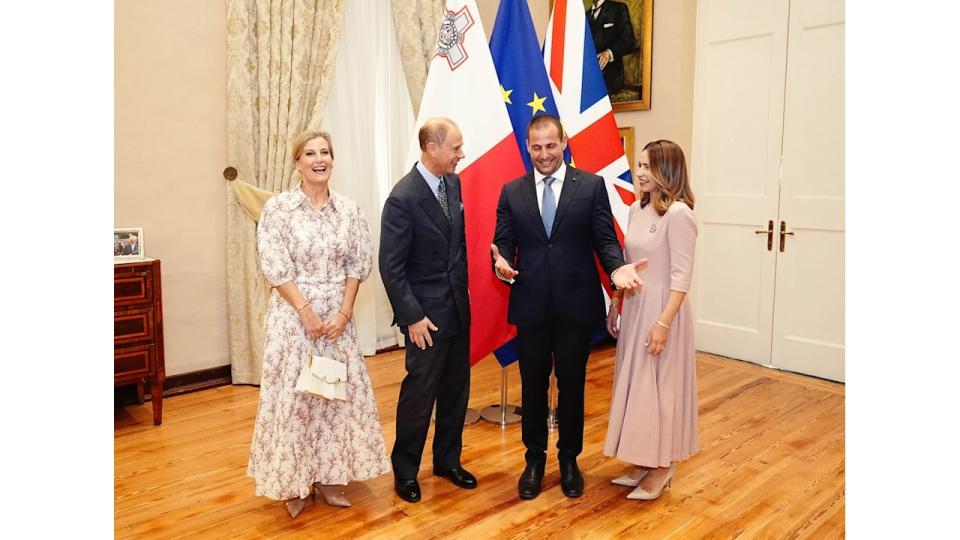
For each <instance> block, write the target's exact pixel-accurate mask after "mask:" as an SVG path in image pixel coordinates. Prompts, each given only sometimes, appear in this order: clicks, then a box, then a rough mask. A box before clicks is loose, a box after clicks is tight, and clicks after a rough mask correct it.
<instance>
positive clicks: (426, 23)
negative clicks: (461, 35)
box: [391, 0, 446, 116]
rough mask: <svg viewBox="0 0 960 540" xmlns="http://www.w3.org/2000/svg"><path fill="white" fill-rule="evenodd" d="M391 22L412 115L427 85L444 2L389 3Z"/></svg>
mask: <svg viewBox="0 0 960 540" xmlns="http://www.w3.org/2000/svg"><path fill="white" fill-rule="evenodd" d="M391 3H392V5H393V20H394V22H395V23H396V29H397V42H398V43H397V44H398V45H399V46H400V58H401V59H402V62H403V72H404V74H405V75H406V79H407V91H408V92H409V93H410V101H411V103H412V104H413V114H414V116H416V115H417V112H418V111H419V110H420V98H421V97H422V96H423V86H424V85H425V84H426V83H427V68H428V67H429V66H430V59H431V58H433V52H434V51H435V50H436V48H437V36H438V35H439V32H440V20H441V19H442V18H443V17H442V16H443V10H444V5H445V4H446V2H445V1H444V0H391Z"/></svg>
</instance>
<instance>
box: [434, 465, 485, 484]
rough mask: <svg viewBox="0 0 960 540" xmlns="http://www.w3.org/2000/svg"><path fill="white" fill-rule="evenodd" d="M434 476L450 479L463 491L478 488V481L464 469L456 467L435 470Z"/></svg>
mask: <svg viewBox="0 0 960 540" xmlns="http://www.w3.org/2000/svg"><path fill="white" fill-rule="evenodd" d="M433 474H434V476H442V477H444V478H449V479H450V481H451V482H453V485H455V486H457V487H462V488H463V489H473V488H475V487H477V479H476V477H475V476H473V475H472V474H470V473H469V472H468V471H467V470H466V469H464V468H463V467H454V468H452V469H446V470H443V469H434V470H433Z"/></svg>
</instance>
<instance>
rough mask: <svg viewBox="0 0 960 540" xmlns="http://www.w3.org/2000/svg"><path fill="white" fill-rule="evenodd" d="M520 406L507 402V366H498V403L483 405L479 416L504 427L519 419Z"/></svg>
mask: <svg viewBox="0 0 960 540" xmlns="http://www.w3.org/2000/svg"><path fill="white" fill-rule="evenodd" d="M520 412H521V411H520V407H517V406H516V405H508V404H507V368H505V367H502V366H501V367H500V403H499V404H498V405H490V406H489V407H484V408H483V410H481V411H480V418H483V419H484V420H486V421H487V422H492V423H494V424H500V427H506V426H507V425H509V424H516V423H517V422H519V421H520Z"/></svg>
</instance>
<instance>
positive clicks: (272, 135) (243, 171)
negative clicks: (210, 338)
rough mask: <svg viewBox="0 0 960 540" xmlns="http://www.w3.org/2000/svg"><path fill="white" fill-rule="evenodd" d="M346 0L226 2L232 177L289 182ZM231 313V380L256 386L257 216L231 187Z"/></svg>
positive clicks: (259, 341)
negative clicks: (293, 152)
mask: <svg viewBox="0 0 960 540" xmlns="http://www.w3.org/2000/svg"><path fill="white" fill-rule="evenodd" d="M344 2H345V0H293V1H290V0H287V1H281V0H227V164H228V165H229V166H232V167H235V168H236V169H237V171H238V177H237V179H236V180H235V182H247V183H249V184H251V185H252V186H254V187H257V188H260V189H264V190H267V191H272V192H277V191H283V190H285V189H287V188H288V187H289V186H290V185H291V182H292V181H295V180H294V179H293V178H291V176H292V172H293V164H292V163H291V162H290V158H289V148H290V143H291V141H292V139H293V138H294V137H295V136H296V135H297V134H298V133H300V132H301V131H303V130H305V129H315V128H317V127H319V126H320V123H321V120H322V119H321V116H322V114H323V111H324V108H325V106H326V102H327V97H328V95H329V93H330V78H331V74H332V72H333V67H334V63H335V59H336V53H337V46H338V44H339V43H340V32H341V28H342V24H343V7H344ZM226 197H227V201H226V204H227V231H226V232H227V313H228V331H229V348H230V359H231V364H232V372H233V373H232V374H233V382H234V383H236V384H259V383H260V369H261V363H262V357H263V320H264V315H265V313H266V302H267V298H268V296H269V293H270V288H269V285H268V284H267V282H266V281H265V280H264V278H263V276H262V274H261V273H260V267H259V262H258V259H257V243H256V222H255V221H254V220H252V219H251V218H250V216H249V215H247V213H246V212H245V211H244V209H243V208H242V207H241V206H240V204H239V203H238V202H237V198H236V196H235V195H234V193H233V190H228V191H227V195H226Z"/></svg>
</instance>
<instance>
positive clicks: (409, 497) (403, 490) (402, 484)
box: [393, 479, 420, 503]
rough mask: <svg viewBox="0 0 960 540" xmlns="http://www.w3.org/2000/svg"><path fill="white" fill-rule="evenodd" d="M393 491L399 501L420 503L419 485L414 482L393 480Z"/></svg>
mask: <svg viewBox="0 0 960 540" xmlns="http://www.w3.org/2000/svg"><path fill="white" fill-rule="evenodd" d="M393 489H394V491H396V492H397V495H399V496H400V498H401V499H403V500H405V501H407V502H412V503H415V502H420V484H418V483H417V481H416V480H399V479H394V481H393Z"/></svg>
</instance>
